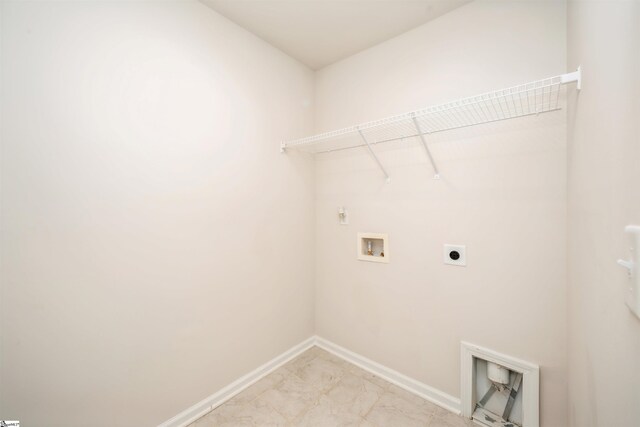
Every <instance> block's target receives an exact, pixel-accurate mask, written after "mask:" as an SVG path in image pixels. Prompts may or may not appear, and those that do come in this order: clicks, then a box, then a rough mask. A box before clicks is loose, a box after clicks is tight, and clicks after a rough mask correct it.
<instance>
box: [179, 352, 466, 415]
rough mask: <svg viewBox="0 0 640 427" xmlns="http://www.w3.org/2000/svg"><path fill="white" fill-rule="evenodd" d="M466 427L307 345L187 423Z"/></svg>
mask: <svg viewBox="0 0 640 427" xmlns="http://www.w3.org/2000/svg"><path fill="white" fill-rule="evenodd" d="M213 426H215V427H218V426H220V427H223V426H224V427H231V426H233V427H236V426H237V427H244V426H261V427H269V426H283V427H284V426H287V427H294V426H295V427H301V426H309V427H311V426H316V427H347V426H349V427H350V426H358V427H412V426H420V427H467V426H474V424H472V422H471V421H469V420H466V419H464V418H462V417H460V416H457V415H455V414H453V413H451V412H449V411H447V410H445V409H442V408H440V407H438V406H436V405H434V404H432V403H430V402H427V401H426V400H424V399H422V398H420V397H418V396H416V395H414V394H412V393H409V392H407V391H405V390H403V389H401V388H400V387H397V386H395V385H393V384H391V383H389V382H387V381H385V380H383V379H381V378H378V377H376V376H375V375H372V374H370V373H368V372H366V371H364V370H362V369H360V368H358V367H357V366H354V365H352V364H350V363H348V362H345V361H344V360H342V359H340V358H338V357H336V356H334V355H332V354H330V353H328V352H326V351H324V350H322V349H320V348H318V347H312V348H311V349H309V350H307V351H306V352H304V353H303V354H301V355H300V356H298V357H297V358H295V359H294V360H292V361H291V362H289V363H287V364H286V365H284V366H283V367H281V368H279V369H277V370H276V371H274V372H272V373H271V374H269V375H268V376H266V377H265V378H263V379H262V380H260V381H258V382H257V383H255V384H253V385H252V386H250V387H249V388H247V389H246V390H244V391H243V392H242V393H240V394H238V395H236V396H235V397H233V398H232V399H231V400H229V401H227V402H226V403H224V404H223V405H221V406H219V407H218V408H216V409H214V410H213V411H212V412H210V413H209V414H207V415H205V416H204V417H202V418H200V419H199V420H197V421H196V422H195V423H193V424H191V426H190V427H213Z"/></svg>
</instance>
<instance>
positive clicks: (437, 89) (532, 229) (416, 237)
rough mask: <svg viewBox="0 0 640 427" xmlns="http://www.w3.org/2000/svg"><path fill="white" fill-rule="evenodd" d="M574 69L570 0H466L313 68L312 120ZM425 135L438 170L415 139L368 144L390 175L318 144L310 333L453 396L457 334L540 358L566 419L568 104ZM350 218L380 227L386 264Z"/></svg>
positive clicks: (396, 108) (429, 101)
mask: <svg viewBox="0 0 640 427" xmlns="http://www.w3.org/2000/svg"><path fill="white" fill-rule="evenodd" d="M568 71H571V70H567V68H566V4H565V3H564V2H562V1H558V2H498V1H475V2H472V3H470V4H468V5H465V6H462V7H460V8H458V9H456V10H454V11H452V12H450V13H448V14H446V15H444V16H441V17H439V18H437V19H435V20H433V21H431V22H429V23H427V24H425V25H422V26H421V27H418V28H416V29H414V30H412V31H409V32H407V33H405V34H402V35H400V36H398V37H396V38H394V39H391V40H389V41H387V42H384V43H382V44H380V45H378V46H375V47H373V48H370V49H368V50H366V51H363V52H361V53H359V54H356V55H354V56H352V57H350V58H347V59H345V60H343V61H340V62H338V63H335V64H333V65H330V66H328V67H326V68H324V69H322V70H320V71H319V72H318V76H317V82H316V100H317V104H316V115H315V117H316V122H315V125H316V132H324V131H329V130H333V129H337V128H341V127H346V126H350V125H354V124H357V123H359V122H364V121H369V120H374V119H378V118H382V117H385V116H389V115H393V114H397V113H403V112H406V111H411V110H413V109H417V108H421V107H426V106H430V105H435V104H439V103H443V102H447V101H450V100H455V99H457V98H461V97H466V96H471V95H476V94H480V93H483V92H487V91H491V90H495V89H501V88H504V87H510V86H514V85H517V84H521V83H526V82H529V81H532V80H537V79H541V78H545V77H551V76H555V75H559V74H563V73H566V72H568ZM569 90H574V89H569ZM561 102H562V103H563V104H564V101H563V100H561ZM427 143H428V144H429V146H430V147H431V150H432V153H433V158H434V160H435V162H436V163H437V165H438V167H439V169H440V173H441V179H440V180H434V179H433V169H432V167H431V165H430V164H429V162H428V160H427V157H426V154H425V152H424V149H423V147H422V146H421V145H420V143H419V142H418V141H415V140H408V141H404V142H398V143H389V144H386V145H379V146H375V148H374V149H375V151H376V152H377V153H378V154H379V157H380V160H381V162H382V163H383V164H384V166H385V167H386V168H387V170H388V172H389V175H390V176H391V182H390V183H388V184H387V183H385V179H384V176H383V174H382V172H381V171H380V170H379V168H378V166H377V165H376V163H375V161H374V160H373V159H372V158H371V156H370V155H369V154H368V152H367V151H366V150H365V149H357V150H348V151H342V152H334V153H329V154H321V155H319V156H318V160H317V166H316V191H317V196H316V197H317V200H316V239H317V240H316V262H317V265H316V325H317V331H318V334H319V335H320V336H322V337H325V338H327V339H329V340H331V341H333V342H335V343H337V344H339V345H341V346H343V347H346V348H348V349H350V350H352V351H355V352H357V353H359V354H361V355H364V356H366V357H368V358H370V359H373V360H374V361H376V362H379V363H381V364H383V365H386V366H388V367H391V368H393V369H395V370H397V371H399V372H401V373H403V374H405V375H408V376H410V377H413V378H415V379H417V380H419V381H422V382H424V383H426V384H428V385H430V386H432V387H435V388H436V389H438V390H441V391H443V392H445V393H447V394H450V395H452V396H454V397H459V396H460V385H459V384H460V341H468V342H471V343H473V344H477V345H480V346H484V347H488V348H490V349H493V350H496V351H499V352H501V353H504V354H507V355H510V356H514V357H517V358H521V359H524V360H527V361H529V362H532V363H536V364H539V365H540V368H541V389H540V397H541V404H540V409H541V425H542V426H543V427H544V426H547V427H561V426H565V425H566V423H567V398H566V393H567V385H566V381H567V360H566V358H567V356H566V355H567V345H566V340H567V327H566V323H567V318H566V307H567V298H566V293H567V290H566V262H567V256H566V229H567V226H566V219H567V218H566V112H565V111H564V110H562V111H556V112H552V113H547V114H542V115H539V116H531V117H526V118H521V119H516V120H511V121H504V122H497V123H492V124H486V125H482V126H473V127H469V128H466V129H459V130H454V131H450V132H444V133H440V134H433V135H429V136H428V137H427ZM339 206H344V207H345V208H346V209H347V212H348V216H349V225H339V223H338V207H339ZM358 232H374V233H388V235H389V253H388V256H389V260H390V262H389V264H381V263H370V262H365V261H359V260H357V257H356V251H357V249H356V235H357V233H358ZM446 243H450V244H461V245H466V250H467V262H468V265H467V266H466V267H457V266H451V265H444V264H443V245H444V244H446Z"/></svg>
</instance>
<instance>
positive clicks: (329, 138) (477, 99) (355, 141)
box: [280, 68, 581, 180]
mask: <svg viewBox="0 0 640 427" xmlns="http://www.w3.org/2000/svg"><path fill="white" fill-rule="evenodd" d="M580 78H581V72H580V68H578V70H577V71H574V72H572V73H567V74H562V75H559V76H555V77H549V78H546V79H542V80H536V81H533V82H530V83H525V84H522V85H518V86H513V87H510V88H506V89H500V90H496V91H493V92H487V93H483V94H481V95H476V96H471V97H468V98H463V99H459V100H456V101H452V102H448V103H446V104H441V105H435V106H432V107H427V108H422V109H419V110H415V111H411V112H408V113H404V114H398V115H395V116H391V117H387V118H384V119H380V120H375V121H371V122H366V123H362V124H359V125H356V126H350V127H347V128H343V129H338V130H334V131H331V132H326V133H321V134H318V135H314V136H309V137H306V138H301V139H295V140H291V141H284V142H282V143H281V145H280V148H281V151H283V152H284V151H286V150H289V149H297V150H301V151H305V152H310V153H327V152H332V151H339V150H346V149H351V148H357V147H366V148H367V149H368V150H369V152H370V154H371V155H372V156H373V158H374V160H375V161H376V162H377V163H378V166H379V167H380V169H381V170H382V172H383V173H384V175H385V176H386V177H387V180H388V179H389V175H388V174H387V172H386V170H385V169H384V167H383V165H382V163H381V162H380V160H379V159H378V157H377V156H376V154H375V152H374V151H373V149H372V146H374V145H376V144H380V143H386V142H392V141H399V140H403V139H406V138H415V137H418V138H419V139H420V142H421V143H422V145H423V146H424V148H425V151H426V154H427V156H428V158H429V161H430V162H431V165H432V166H433V169H434V172H435V176H434V178H439V172H438V168H437V167H436V163H435V161H434V159H433V157H432V156H431V152H430V150H429V147H428V145H427V142H426V137H427V136H428V135H430V134H433V133H436V132H443V131H447V130H452V129H459V128H463V127H469V126H476V125H481V124H484V123H491V122H498V121H501V120H509V119H515V118H518V117H524V116H530V115H536V114H541V113H546V112H550V111H556V110H559V109H561V108H562V106H561V102H560V101H561V96H560V92H561V88H562V85H565V84H568V83H573V82H575V83H577V88H578V89H580Z"/></svg>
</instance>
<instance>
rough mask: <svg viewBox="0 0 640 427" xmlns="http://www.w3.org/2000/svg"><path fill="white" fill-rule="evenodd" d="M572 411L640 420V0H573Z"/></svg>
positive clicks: (583, 424) (583, 422)
mask: <svg viewBox="0 0 640 427" xmlns="http://www.w3.org/2000/svg"><path fill="white" fill-rule="evenodd" d="M567 46H568V49H567V50H568V61H569V66H570V67H573V66H576V65H577V64H582V66H583V68H584V83H583V85H584V86H583V89H582V91H581V92H580V93H579V94H578V95H577V96H576V94H575V93H574V94H572V96H570V101H571V108H570V110H569V122H568V136H569V138H568V140H569V150H568V159H569V171H568V188H569V205H568V218H569V221H568V224H569V303H570V304H569V337H570V345H569V405H570V407H569V419H570V425H571V426H574V427H595V426H598V427H608V426H619V427H635V426H637V425H638V423H639V421H638V420H640V405H638V403H639V400H638V399H639V396H640V369H638V361H639V360H640V319H638V318H636V317H635V316H634V315H633V314H631V312H630V311H629V310H628V309H627V307H626V306H625V297H626V293H627V287H628V285H629V283H628V279H627V274H626V270H624V269H623V268H621V267H619V266H618V265H617V264H616V262H615V261H616V259H618V258H626V257H627V256H628V247H629V240H628V237H627V236H626V235H625V233H624V232H623V229H624V227H625V226H626V225H628V224H640V195H639V194H640V192H639V191H638V185H640V163H639V162H640V120H639V119H640V79H639V78H638V76H640V2H638V1H615V2H594V1H570V2H569V4H568V45H567Z"/></svg>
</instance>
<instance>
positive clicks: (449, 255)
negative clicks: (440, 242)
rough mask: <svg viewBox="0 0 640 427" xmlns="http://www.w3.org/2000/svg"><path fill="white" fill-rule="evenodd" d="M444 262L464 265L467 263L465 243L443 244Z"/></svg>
mask: <svg viewBox="0 0 640 427" xmlns="http://www.w3.org/2000/svg"><path fill="white" fill-rule="evenodd" d="M444 263H445V264H450V265H458V266H461V267H465V266H466V265H467V247H466V246H465V245H448V244H445V245H444Z"/></svg>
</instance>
